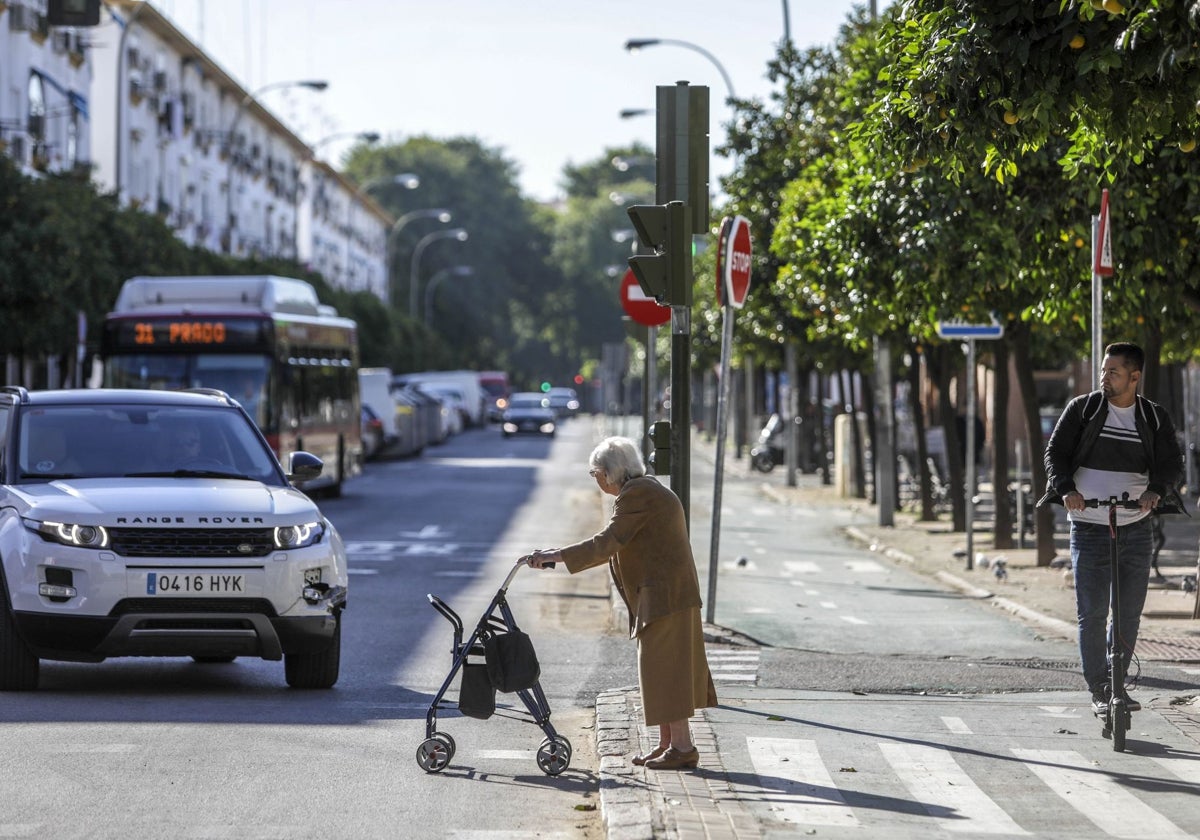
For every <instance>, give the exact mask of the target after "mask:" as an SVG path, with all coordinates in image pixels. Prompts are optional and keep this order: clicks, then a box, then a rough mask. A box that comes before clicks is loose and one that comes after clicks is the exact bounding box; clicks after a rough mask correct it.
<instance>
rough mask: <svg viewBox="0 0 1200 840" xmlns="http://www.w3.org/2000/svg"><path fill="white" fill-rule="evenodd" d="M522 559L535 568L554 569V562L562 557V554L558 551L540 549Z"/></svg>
mask: <svg viewBox="0 0 1200 840" xmlns="http://www.w3.org/2000/svg"><path fill="white" fill-rule="evenodd" d="M521 559H522V560H524V561H525V565H527V566H529V567H531V568H534V569H553V568H554V564H555V563H557V562H558V561H559V560H561V559H562V555H561V554H560V553H559V552H557V551H544V550H542V549H538V550H537V551H535V552H533V553H532V554H526V555H525V556H524V557H522V558H521Z"/></svg>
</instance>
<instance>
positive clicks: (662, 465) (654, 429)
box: [646, 420, 671, 475]
mask: <svg viewBox="0 0 1200 840" xmlns="http://www.w3.org/2000/svg"><path fill="white" fill-rule="evenodd" d="M646 437H648V438H650V442H651V443H653V444H654V451H653V452H651V453H650V458H649V461H650V468H651V469H652V470H654V474H655V475H670V473H671V421H670V420H658V421H657V422H654V423H651V424H650V431H649V432H647V433H646Z"/></svg>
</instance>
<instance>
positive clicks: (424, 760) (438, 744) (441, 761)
mask: <svg viewBox="0 0 1200 840" xmlns="http://www.w3.org/2000/svg"><path fill="white" fill-rule="evenodd" d="M439 736H440V737H439ZM449 737H450V736H448V735H443V734H442V733H440V732H438V733H434V737H432V738H426V739H425V740H424V741H422V742H421V746H419V747H417V764H418V765H419V766H420V767H421V769H422V770H424V771H425V772H426V773H437V772H440V771H442V770H445V769H446V765H448V764H449V763H450V759H451V758H453V757H454V742H453V741H452V740H448V739H449Z"/></svg>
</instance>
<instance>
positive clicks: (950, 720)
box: [942, 717, 974, 735]
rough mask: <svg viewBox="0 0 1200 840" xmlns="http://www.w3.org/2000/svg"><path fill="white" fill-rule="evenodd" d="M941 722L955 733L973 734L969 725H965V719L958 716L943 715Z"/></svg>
mask: <svg viewBox="0 0 1200 840" xmlns="http://www.w3.org/2000/svg"><path fill="white" fill-rule="evenodd" d="M942 723H944V724H946V728H947V729H948V730H950V731H951V732H953V733H954V734H955V735H973V734H974V733H973V732H971V727H969V726H967V723H966V721H964V720H963V719H962V718H959V717H943V718H942Z"/></svg>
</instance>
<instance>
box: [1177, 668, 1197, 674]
mask: <svg viewBox="0 0 1200 840" xmlns="http://www.w3.org/2000/svg"><path fill="white" fill-rule="evenodd" d="M1179 670H1180V671H1183V673H1185V674H1200V668H1180V669H1179Z"/></svg>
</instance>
